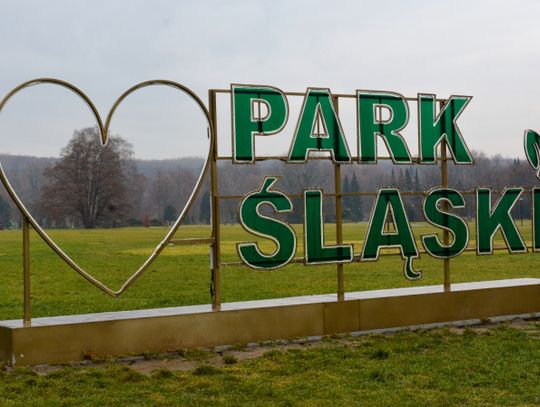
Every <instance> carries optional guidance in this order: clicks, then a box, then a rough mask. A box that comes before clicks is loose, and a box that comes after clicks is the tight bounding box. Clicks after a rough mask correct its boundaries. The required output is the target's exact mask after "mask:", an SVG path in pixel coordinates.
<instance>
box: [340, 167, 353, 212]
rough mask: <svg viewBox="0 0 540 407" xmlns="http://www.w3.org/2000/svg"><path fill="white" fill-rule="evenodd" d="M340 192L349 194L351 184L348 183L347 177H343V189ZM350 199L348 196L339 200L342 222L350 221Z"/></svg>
mask: <svg viewBox="0 0 540 407" xmlns="http://www.w3.org/2000/svg"><path fill="white" fill-rule="evenodd" d="M342 192H351V184H350V183H349V177H348V176H347V175H345V179H344V180H343V188H342ZM351 198H352V197H350V196H344V197H343V198H342V199H341V200H342V202H343V205H342V206H343V219H344V220H352V219H351Z"/></svg>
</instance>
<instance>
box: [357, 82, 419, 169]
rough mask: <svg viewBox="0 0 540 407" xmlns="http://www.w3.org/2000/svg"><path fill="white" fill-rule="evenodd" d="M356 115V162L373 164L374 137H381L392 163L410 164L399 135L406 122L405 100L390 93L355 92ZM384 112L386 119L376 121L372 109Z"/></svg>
mask: <svg viewBox="0 0 540 407" xmlns="http://www.w3.org/2000/svg"><path fill="white" fill-rule="evenodd" d="M356 104H357V114H358V143H359V151H358V155H359V161H360V162H361V163H376V162H377V136H381V137H382V139H383V140H384V143H385V144H386V148H387V149H388V152H389V153H390V156H391V157H392V160H393V161H394V163H399V164H401V163H411V162H412V159H411V154H410V153H409V150H408V148H407V144H406V143H405V141H404V140H403V137H402V136H401V134H400V131H401V130H403V129H404V128H405V126H407V123H408V122H409V106H408V105H407V100H406V99H405V97H403V96H402V95H400V94H399V93H394V92H375V91H360V90H357V91H356ZM383 107H384V108H386V109H388V110H389V112H390V118H389V119H388V120H386V121H384V120H383V119H382V114H381V115H379V117H377V114H376V109H379V111H380V112H381V111H382V108H383Z"/></svg>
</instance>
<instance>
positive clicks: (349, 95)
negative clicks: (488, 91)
mask: <svg viewBox="0 0 540 407" xmlns="http://www.w3.org/2000/svg"><path fill="white" fill-rule="evenodd" d="M212 91H213V92H215V93H231V90H230V89H212ZM283 93H284V94H285V95H287V96H305V95H306V92H283ZM332 96H334V97H337V98H345V99H356V94H354V93H332ZM405 99H406V100H408V101H416V100H418V97H412V96H407V97H405ZM435 100H436V101H437V102H446V100H447V99H442V98H437V99H435Z"/></svg>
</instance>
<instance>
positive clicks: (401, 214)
mask: <svg viewBox="0 0 540 407" xmlns="http://www.w3.org/2000/svg"><path fill="white" fill-rule="evenodd" d="M389 212H390V214H391V215H392V220H393V223H394V225H395V229H396V231H395V232H386V233H385V232H384V230H383V229H384V223H385V220H386V218H387V215H388V213H389ZM383 247H396V248H399V249H400V251H401V256H402V257H403V258H404V259H405V260H406V261H405V264H404V272H405V276H406V277H407V278H408V279H410V280H417V279H419V278H420V277H421V276H422V275H421V273H420V272H418V271H415V270H413V269H412V258H416V257H418V249H417V247H416V242H415V241H414V236H413V234H412V230H411V227H410V224H409V219H408V218H407V214H406V213H405V208H404V206H403V201H402V200H401V195H400V193H399V190H397V189H395V188H386V189H380V190H379V192H378V193H377V198H376V200H375V203H374V204H373V210H372V212H371V217H370V219H369V226H368V230H367V233H366V239H365V242H364V248H363V250H362V260H377V259H378V258H379V251H380V249H381V248H383Z"/></svg>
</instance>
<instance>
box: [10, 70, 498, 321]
mask: <svg viewBox="0 0 540 407" xmlns="http://www.w3.org/2000/svg"><path fill="white" fill-rule="evenodd" d="M40 84H51V85H57V86H61V87H63V88H66V89H68V90H70V91H72V92H73V93H75V94H76V95H77V96H79V97H80V98H81V99H83V101H84V102H85V103H86V105H87V106H88V107H89V108H90V110H91V111H92V114H93V115H94V118H95V119H96V122H97V126H98V128H99V131H100V135H101V142H102V145H106V143H107V138H108V133H109V126H110V123H111V120H112V117H113V115H114V112H115V111H116V109H117V108H118V106H119V105H120V103H122V101H123V100H124V99H125V98H126V97H128V96H129V95H130V94H131V93H133V92H135V91H136V90H138V89H141V88H144V87H149V86H157V85H161V86H170V87H172V88H174V89H176V90H179V91H181V92H183V93H185V94H187V95H188V96H190V97H191V98H192V99H193V100H194V101H195V102H196V103H197V105H198V106H199V108H200V109H201V110H202V112H203V113H204V115H205V118H206V120H207V122H208V137H209V139H210V147H209V151H208V155H207V157H206V160H205V162H204V166H203V168H202V170H201V173H200V176H199V179H198V180H197V183H196V185H195V188H194V190H193V191H192V194H191V195H190V197H189V199H188V202H187V203H186V205H185V207H184V210H183V211H182V213H181V214H180V215H179V217H178V219H177V220H176V221H175V223H174V225H173V226H172V227H171V229H170V230H169V232H168V233H167V234H166V236H165V237H164V239H163V240H162V241H161V242H160V243H159V244H158V245H157V246H156V247H155V249H154V251H153V252H152V254H151V255H150V256H149V257H148V258H147V260H146V261H145V262H144V263H143V265H142V266H141V267H140V268H139V269H138V270H136V271H135V272H134V273H133V274H132V275H131V276H130V277H129V278H128V279H127V280H126V281H125V282H124V283H123V284H122V286H121V287H120V288H119V289H118V290H113V289H111V288H109V287H108V286H106V285H105V284H103V283H102V282H100V281H99V280H97V279H96V278H95V277H93V276H92V275H91V274H89V273H88V272H87V271H85V270H84V269H83V268H82V267H80V266H79V265H78V264H77V263H76V262H75V261H74V260H72V259H71V258H70V257H69V256H68V255H67V254H66V253H65V252H64V251H63V250H62V249H61V248H60V247H59V246H58V245H57V244H56V243H55V242H54V241H53V240H52V239H51V238H50V237H49V236H48V234H47V233H46V232H45V231H44V230H43V228H42V227H41V226H40V225H39V224H38V223H37V222H36V221H35V219H34V218H33V217H32V215H31V214H30V212H29V211H28V210H27V208H26V207H25V205H24V204H23V202H22V201H21V200H20V198H19V197H18V196H17V194H16V192H15V191H14V189H13V188H12V186H11V185H10V183H9V180H8V178H7V176H6V174H5V172H4V170H3V168H2V166H1V164H0V180H1V181H2V183H3V184H4V186H5V187H6V190H7V192H8V193H9V195H10V196H11V198H12V200H13V202H14V203H15V205H16V206H17V208H18V209H19V210H20V212H21V214H22V217H23V271H24V312H23V321H24V323H25V324H26V325H30V322H31V309H30V242H29V232H30V227H32V228H34V230H35V231H36V232H37V233H38V235H39V236H40V237H41V238H42V239H43V240H44V241H45V243H46V244H47V245H48V246H49V247H50V248H51V249H52V250H53V251H54V252H55V253H56V254H57V255H58V256H59V257H60V258H62V259H63V260H64V262H66V263H67V264H68V265H69V266H70V267H71V268H72V269H74V270H75V271H76V272H77V273H79V274H80V275H81V276H82V277H83V278H85V279H86V280H88V281H89V282H90V283H92V284H93V285H94V286H95V287H97V288H98V289H100V290H101V291H103V292H105V293H106V294H108V295H110V296H111V297H114V298H117V297H119V296H120V295H121V294H122V293H123V292H124V291H125V290H127V289H128V288H129V287H130V286H131V285H132V284H133V283H134V282H135V281H136V280H137V279H138V278H139V277H140V276H141V275H142V274H143V273H144V272H145V270H146V269H147V268H148V267H149V266H150V265H151V264H152V263H153V262H154V261H155V260H156V258H157V257H158V256H159V255H160V254H161V252H162V251H163V250H164V248H165V247H166V246H167V245H168V244H169V243H173V244H210V269H211V279H212V283H211V297H212V310H214V311H218V310H220V309H221V267H222V266H227V265H233V264H234V265H237V264H242V263H241V262H231V263H222V262H221V227H220V226H221V224H220V201H221V200H222V199H242V198H243V197H242V196H234V195H220V194H219V189H218V175H219V171H218V166H217V163H218V161H220V160H231V162H234V157H233V156H231V157H225V156H219V154H218V147H217V137H218V135H217V95H218V94H230V93H231V90H230V89H210V90H209V92H208V97H209V105H208V108H207V107H206V105H205V104H204V102H203V101H202V100H201V99H200V98H199V97H198V96H197V95H196V94H195V93H194V92H193V91H191V90H190V89H189V88H187V87H185V86H184V85H182V84H179V83H177V82H173V81H168V80H150V81H146V82H141V83H139V84H137V85H135V86H133V87H131V88H129V89H128V90H127V91H125V92H124V93H123V94H122V95H121V96H120V97H119V98H118V99H117V100H116V101H115V102H114V103H113V105H112V107H111V109H110V111H109V113H108V114H107V117H106V120H105V124H103V121H102V119H101V117H100V115H99V113H98V111H97V109H96V107H95V106H94V104H93V103H92V101H91V100H90V98H89V97H88V96H87V95H86V94H85V93H83V92H82V91H81V90H80V89H78V88H77V87H75V86H74V85H72V84H70V83H68V82H65V81H61V80H58V79H53V78H39V79H34V80H31V81H27V82H24V83H22V84H21V85H19V86H17V87H15V88H14V89H13V90H12V91H10V92H9V93H8V94H7V95H6V96H5V97H4V98H3V99H2V100H1V101H0V112H1V111H2V109H3V107H4V106H5V105H6V103H7V102H8V101H9V100H10V99H11V98H12V97H13V96H15V95H16V94H17V93H18V92H20V91H22V90H23V89H26V88H28V87H30V86H34V85H40ZM283 93H284V95H286V96H301V97H305V95H306V93H305V92H283ZM331 97H332V102H333V105H334V109H335V112H336V114H339V99H340V98H353V99H355V98H357V94H331ZM405 99H406V100H407V101H416V100H418V99H417V97H406V98H405ZM435 100H436V101H437V102H439V110H440V109H442V108H444V104H445V102H446V100H445V99H439V98H436V99H435ZM357 141H358V140H357ZM446 144H447V143H446V140H445V139H444V138H443V139H442V140H441V142H440V157H439V160H440V168H441V187H443V188H445V187H448V168H447V161H448V158H447V145H446ZM254 149H255V147H254ZM232 155H234V154H232ZM287 158H288V157H287V156H264V157H256V156H254V161H253V162H257V161H266V160H281V161H287ZM351 158H352V162H355V161H358V157H351ZM436 158H437V157H436ZM310 159H324V160H327V159H328V158H327V157H310ZM377 159H378V160H390V159H392V157H377ZM439 160H437V159H436V162H435V163H434V164H438V163H439ZM418 162H419V158H418V157H412V163H413V164H414V163H418ZM333 167H334V193H326V194H323V196H329V197H334V199H335V208H336V243H337V244H338V245H340V244H342V243H343V215H342V199H343V197H344V196H362V195H376V192H348V193H343V192H342V189H341V185H342V179H341V163H337V162H334V163H333ZM208 171H210V192H211V236H210V238H203V239H199V238H197V239H182V240H174V239H173V236H174V234H175V233H176V231H177V230H178V228H179V227H180V225H181V224H182V222H183V221H184V219H185V217H186V215H187V213H188V211H189V209H190V208H191V206H192V205H193V202H194V200H195V199H196V197H197V195H198V193H199V191H200V189H201V187H202V184H203V181H204V178H205V177H206V174H207V172H208ZM462 193H464V194H466V193H472V192H470V191H462ZM401 194H402V195H423V194H424V192H422V191H404V192H402V193H401ZM289 197H291V198H301V197H302V194H290V195H289ZM442 209H443V210H444V211H448V202H446V201H443V202H442ZM442 235H443V242H444V243H445V244H448V243H449V231H448V230H446V229H443V231H442ZM493 249H494V250H500V249H503V247H494V248H493ZM473 250H475V249H473V248H466V249H465V251H473ZM424 253H426V252H425V251H419V254H424ZM385 255H397V254H394V253H383V254H381V256H385ZM359 261H361V256H354V258H353V262H359ZM302 262H303V259H302V258H294V259H293V260H292V261H291V263H302ZM443 264H444V283H443V286H444V290H445V291H451V280H450V260H449V259H448V258H445V259H443ZM343 267H344V265H343V263H338V264H336V278H337V293H336V294H337V300H338V302H342V301H344V300H345V282H344V272H343Z"/></svg>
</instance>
